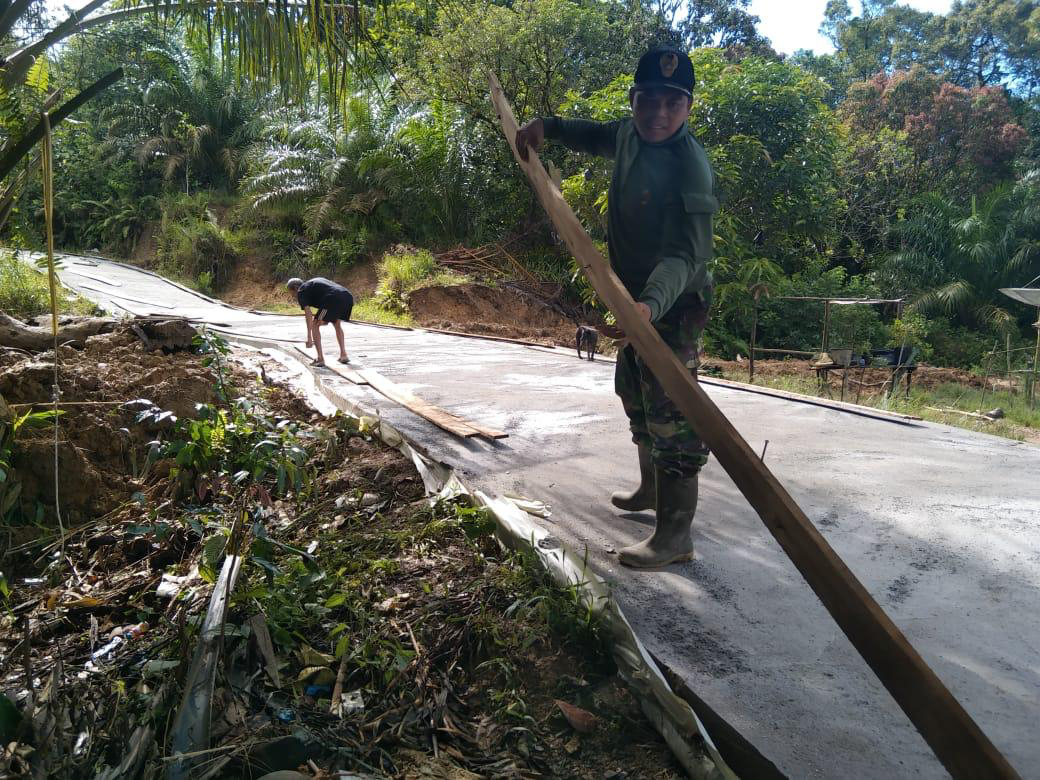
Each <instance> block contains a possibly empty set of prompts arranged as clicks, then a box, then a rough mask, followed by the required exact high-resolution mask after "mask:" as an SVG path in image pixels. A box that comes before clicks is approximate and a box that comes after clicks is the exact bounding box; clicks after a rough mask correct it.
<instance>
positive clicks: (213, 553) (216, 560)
mask: <svg viewBox="0 0 1040 780" xmlns="http://www.w3.org/2000/svg"><path fill="white" fill-rule="evenodd" d="M227 543H228V538H227V536H225V535H224V534H216V535H215V536H211V537H210V538H209V539H207V540H206V544H204V545H203V547H202V563H203V567H205V568H206V569H207V570H208V571H210V572H211V573H213V574H216V571H217V568H218V567H219V566H220V562H221V559H222V558H223V557H224V549H225V548H226V547H227Z"/></svg>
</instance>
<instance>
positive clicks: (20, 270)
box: [0, 252, 96, 320]
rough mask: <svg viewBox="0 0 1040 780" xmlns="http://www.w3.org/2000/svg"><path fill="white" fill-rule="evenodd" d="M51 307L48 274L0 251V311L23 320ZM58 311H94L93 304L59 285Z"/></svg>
mask: <svg viewBox="0 0 1040 780" xmlns="http://www.w3.org/2000/svg"><path fill="white" fill-rule="evenodd" d="M50 310H51V295H50V287H49V285H48V283H47V275H46V274H44V273H40V272H39V271H37V270H35V269H33V268H32V267H31V266H29V265H28V264H27V263H24V262H22V261H21V260H19V259H18V258H17V257H15V256H14V254H13V253H11V252H0V311H4V312H5V313H7V314H9V315H11V316H12V317H16V318H17V319H21V320H24V319H28V318H29V317H36V316H38V315H41V314H46V313H47V312H49V311H50ZM58 310H59V311H62V312H66V313H68V312H71V313H74V314H90V313H93V312H95V311H96V307H94V306H93V305H92V304H91V303H89V302H88V301H86V300H84V299H82V298H80V297H79V296H77V295H72V294H70V293H69V292H68V291H67V290H65V289H64V288H62V287H59V288H58Z"/></svg>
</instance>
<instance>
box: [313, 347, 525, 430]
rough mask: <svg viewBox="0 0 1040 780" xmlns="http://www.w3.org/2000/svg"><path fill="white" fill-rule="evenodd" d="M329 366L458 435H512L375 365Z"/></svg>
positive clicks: (337, 364) (332, 369) (339, 364)
mask: <svg viewBox="0 0 1040 780" xmlns="http://www.w3.org/2000/svg"><path fill="white" fill-rule="evenodd" d="M296 351H297V352H299V353H300V354H301V355H303V356H304V357H306V358H310V357H311V356H310V355H309V354H308V353H307V352H305V351H304V350H302V349H300V348H299V347H296ZM325 368H327V369H329V370H330V371H333V372H335V373H336V374H339V375H340V376H341V377H343V378H344V379H347V380H349V381H351V382H353V383H354V384H355V385H370V386H371V387H373V388H374V389H375V390H377V391H378V392H380V393H382V394H383V395H385V396H386V397H387V398H389V399H390V400H391V401H396V402H397V403H399V404H401V406H403V407H405V408H406V409H409V410H411V411H412V412H415V414H417V415H419V416H420V417H422V418H424V419H426V420H429V421H430V422H432V423H433V424H434V425H437V426H438V427H441V428H444V430H446V431H448V432H450V433H454V434H455V435H456V436H463V437H466V438H470V437H473V436H483V437H485V438H487V439H506V438H508V437H509V434H508V433H503V432H502V431H498V430H495V429H494V428H489V427H487V426H485V425H481V424H480V423H475V422H472V421H470V420H466V419H463V418H462V417H459V416H458V415H455V414H452V413H451V412H449V411H446V410H445V409H441V408H440V407H439V406H434V405H433V404H431V403H429V402H428V401H424V400H423V399H421V398H419V397H418V396H416V395H414V394H412V393H409V392H408V391H407V390H405V389H404V388H402V387H401V386H400V385H397V384H395V383H394V382H393V381H391V380H389V379H387V378H386V377H385V376H383V375H382V374H379V373H376V372H375V371H372V370H371V369H362V370H358V369H354V368H350V367H349V366H346V365H343V364H341V363H326V364H325ZM372 377H375V378H376V381H375V382H373V381H372ZM377 383H378V384H377ZM442 423H443V424H442Z"/></svg>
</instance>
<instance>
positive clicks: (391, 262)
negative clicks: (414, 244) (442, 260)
mask: <svg viewBox="0 0 1040 780" xmlns="http://www.w3.org/2000/svg"><path fill="white" fill-rule="evenodd" d="M437 269H438V266H437V261H436V260H435V259H434V257H433V255H431V254H430V253H429V252H428V251H426V250H425V249H420V250H417V251H405V252H395V253H392V254H391V253H387V254H385V255H383V265H382V268H380V270H379V287H380V290H381V291H383V292H392V293H395V294H397V295H405V294H407V293H409V292H411V291H412V290H415V289H418V288H419V287H422V286H423V285H424V282H429V281H430V280H431V279H433V277H435V276H436V275H437Z"/></svg>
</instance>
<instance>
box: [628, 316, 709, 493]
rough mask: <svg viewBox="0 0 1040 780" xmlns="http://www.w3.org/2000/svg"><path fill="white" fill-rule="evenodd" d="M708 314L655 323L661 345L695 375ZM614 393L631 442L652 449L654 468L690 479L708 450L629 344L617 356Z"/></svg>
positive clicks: (698, 469)
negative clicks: (619, 399)
mask: <svg viewBox="0 0 1040 780" xmlns="http://www.w3.org/2000/svg"><path fill="white" fill-rule="evenodd" d="M706 313H707V312H705V311H703V310H701V311H697V310H694V311H688V312H684V313H683V314H682V315H680V316H678V317H675V318H669V317H667V316H666V317H665V318H664V320H665V321H662V322H659V323H656V327H657V330H658V332H659V333H660V334H661V338H662V339H664V343H665V344H667V345H668V346H669V347H671V349H672V351H673V352H674V353H675V355H676V357H678V358H679V360H680V361H681V362H682V363H683V364H684V365H685V366H686V367H687V368H689V369H690V373H691V374H693V375H694V376H697V366H698V365H699V363H700V357H699V354H700V349H701V334H702V333H703V331H704V325H705V324H706V322H707V317H706ZM669 320H670V321H669ZM614 392H615V393H617V394H618V396H619V397H620V398H621V404H622V406H624V408H625V414H626V415H628V424H629V427H630V428H631V429H632V441H634V442H635V443H636V444H638V445H640V446H646V447H649V448H650V452H651V459H652V460H653V462H654V464H655V465H656V466H657V467H658V468H662V469H664V471H665V472H666V473H668V474H670V475H672V476H675V477H690V476H693V475H694V474H696V473H697V472H698V471H700V470H701V467H702V466H704V464H705V463H707V462H708V454H709V452H708V448H707V447H706V446H705V444H704V442H703V441H701V438H700V436H698V435H697V431H696V430H694V427H693V426H692V425H691V424H690V422H689V421H688V420H687V419H686V418H685V417H683V416H682V414H681V413H680V412H679V409H678V408H677V407H676V406H675V404H674V403H672V401H671V399H670V398H669V397H668V396H667V395H666V394H665V392H664V388H663V387H661V383H660V382H658V381H657V377H655V376H654V375H653V374H652V373H651V372H650V369H649V368H648V367H647V365H646V363H644V362H643V359H642V358H641V357H639V355H637V354H636V351H635V349H633V347H632V345H631V344H629V345H627V346H626V347H625V348H624V349H623V350H621V352H620V353H619V354H618V361H617V369H616V370H615V372H614Z"/></svg>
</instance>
